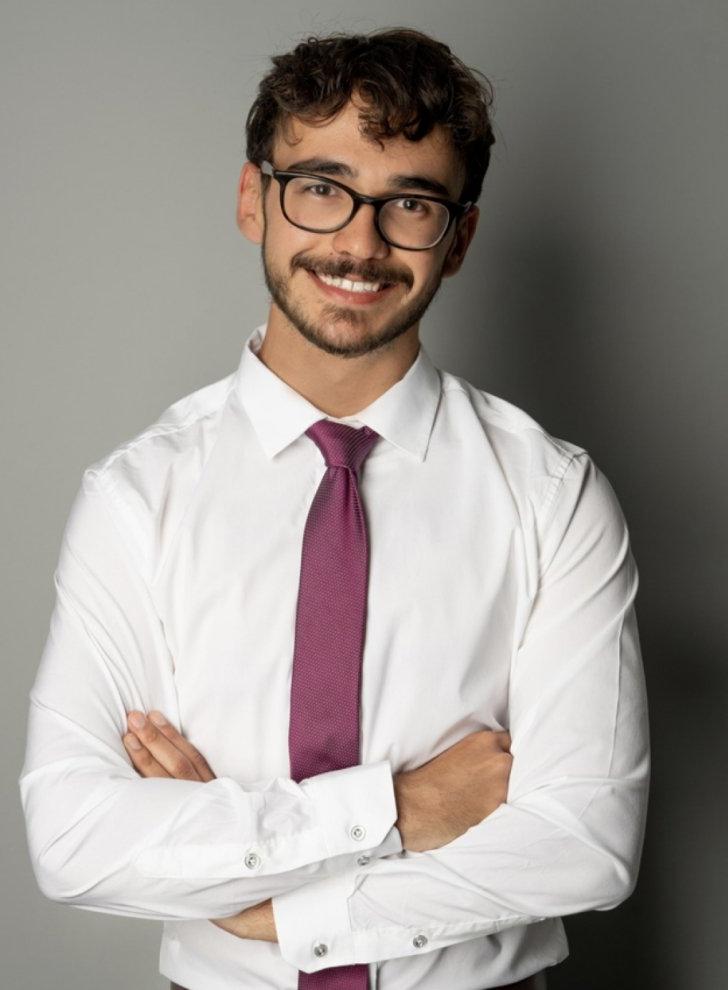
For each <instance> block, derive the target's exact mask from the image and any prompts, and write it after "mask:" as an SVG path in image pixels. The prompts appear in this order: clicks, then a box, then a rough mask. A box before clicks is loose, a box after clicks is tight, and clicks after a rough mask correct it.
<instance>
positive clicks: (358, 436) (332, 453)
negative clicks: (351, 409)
mask: <svg viewBox="0 0 728 990" xmlns="http://www.w3.org/2000/svg"><path fill="white" fill-rule="evenodd" d="M306 436H309V437H311V439H312V440H313V441H314V443H315V444H316V446H317V447H318V448H319V450H320V451H321V453H322V454H323V455H324V460H325V461H326V466H327V467H346V468H351V470H352V471H353V472H354V473H355V474H358V473H359V469H360V467H361V465H362V464H363V463H364V460H365V458H366V456H367V454H368V453H369V451H370V450H371V449H372V447H373V446H374V444H375V443H376V442H377V440H378V439H379V434H378V433H377V432H376V431H375V430H372V429H370V428H369V427H368V426H362V427H361V428H360V429H357V428H356V427H354V426H347V425H346V423H334V422H333V421H332V420H330V419H320V420H319V421H318V422H317V423H314V424H313V426H309V428H308V429H307V430H306Z"/></svg>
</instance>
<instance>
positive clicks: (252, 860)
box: [245, 852, 260, 870]
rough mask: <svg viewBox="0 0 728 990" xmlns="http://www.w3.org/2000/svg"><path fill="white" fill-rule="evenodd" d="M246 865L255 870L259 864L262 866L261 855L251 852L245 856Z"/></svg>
mask: <svg viewBox="0 0 728 990" xmlns="http://www.w3.org/2000/svg"><path fill="white" fill-rule="evenodd" d="M245 865H246V866H247V867H248V869H249V870H254V869H255V868H256V867H257V866H260V856H259V855H258V854H257V853H254V852H249V853H248V855H247V856H246V857H245Z"/></svg>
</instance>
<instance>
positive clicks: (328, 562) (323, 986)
mask: <svg viewBox="0 0 728 990" xmlns="http://www.w3.org/2000/svg"><path fill="white" fill-rule="evenodd" d="M306 435H307V436H309V437H310V438H311V439H312V440H313V441H314V442H315V443H316V445H317V446H318V447H319V449H320V451H321V453H322V454H323V457H324V461H325V462H326V473H325V474H324V476H323V478H322V479H321V484H320V485H319V487H318V489H317V491H316V494H315V495H314V499H313V502H312V503H311V508H310V509H309V512H308V517H307V519H306V526H305V528H304V533H303V549H302V554H301V577H300V584H299V589H298V606H297V612H296V639H295V647H294V653H293V674H292V679H291V716H290V727H289V733H288V750H289V755H290V761H291V777H292V778H293V780H295V781H296V782H299V781H301V780H303V779H304V778H306V777H313V776H316V775H317V774H320V773H326V772H327V771H329V770H341V769H343V768H344V767H351V766H355V765H357V764H358V763H359V693H360V686H361V658H362V648H363V644H364V633H365V628H366V602H367V580H368V576H369V550H368V540H367V529H366V520H365V517H364V512H363V510H362V506H361V502H360V499H359V487H358V479H359V473H360V470H361V467H362V465H363V463H364V460H365V458H366V456H367V455H368V453H369V452H370V450H371V449H372V447H373V446H374V444H375V443H376V442H377V440H378V439H379V434H378V433H376V432H375V431H374V430H371V429H370V428H369V427H368V426H364V427H362V428H361V429H355V428H354V427H352V426H347V425H346V424H345V423H335V422H333V421H332V420H327V419H321V420H319V421H318V422H317V423H314V424H313V426H311V427H310V428H309V429H308V430H306ZM321 948H322V951H325V949H324V948H323V946H322V947H321ZM368 971H369V967H368V965H367V964H364V963H357V964H353V965H349V966H332V967H329V968H328V969H323V970H319V972H318V973H304V972H302V971H299V974H298V990H367V987H368V985H369V981H368Z"/></svg>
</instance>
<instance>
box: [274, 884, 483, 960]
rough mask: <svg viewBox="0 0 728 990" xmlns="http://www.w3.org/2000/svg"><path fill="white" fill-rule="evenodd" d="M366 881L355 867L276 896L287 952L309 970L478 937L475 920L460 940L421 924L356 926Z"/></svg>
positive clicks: (280, 945)
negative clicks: (354, 901)
mask: <svg viewBox="0 0 728 990" xmlns="http://www.w3.org/2000/svg"><path fill="white" fill-rule="evenodd" d="M365 879H366V868H364V870H361V869H357V868H356V867H350V868H349V869H348V870H346V871H345V872H344V873H340V874H338V875H333V876H330V877H324V878H323V879H319V880H312V881H311V882H310V883H305V884H303V885H302V886H300V887H296V888H295V889H294V890H289V891H285V892H284V893H281V894H276V895H274V896H273V897H272V898H271V907H272V911H273V919H274V921H275V926H276V937H277V939H278V949H279V951H280V954H281V956H282V957H283V958H284V959H285V960H286V962H288V963H290V964H291V966H294V967H295V968H296V969H298V970H301V971H302V972H304V973H317V972H318V971H319V970H322V969H330V968H331V967H333V966H351V965H353V964H355V963H359V964H361V963H370V962H376V961H378V960H382V959H396V958H398V957H400V956H413V955H418V954H421V953H422V952H428V951H431V950H432V949H436V948H443V947H444V946H445V945H448V944H450V943H452V942H454V941H461V940H463V939H468V938H473V937H474V936H473V932H472V928H473V924H472V922H468V923H467V926H466V930H465V931H464V932H463V926H462V925H458V926H455V927H456V928H458V929H460V932H459V933H458V938H453V937H452V935H450V936H447V934H446V933H444V931H443V926H441V925H440V926H439V930H438V931H437V933H435V932H433V931H432V930H429V929H426V930H425V931H426V932H427V934H425V931H423V930H422V928H419V927H415V926H406V925H401V924H399V925H397V924H390V925H386V924H384V925H383V926H382V927H379V928H362V927H358V928H355V927H353V925H352V920H351V914H350V902H351V898H352V897H353V896H354V895H355V894H356V891H357V887H358V886H359V885H360V884H361V883H362V882H363V881H364V880H365Z"/></svg>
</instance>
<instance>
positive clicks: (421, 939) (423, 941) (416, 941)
mask: <svg viewBox="0 0 728 990" xmlns="http://www.w3.org/2000/svg"><path fill="white" fill-rule="evenodd" d="M412 945H414V947H415V949H421V948H422V946H423V945H427V938H426V937H425V936H424V935H415V937H414V938H413V939H412Z"/></svg>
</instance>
